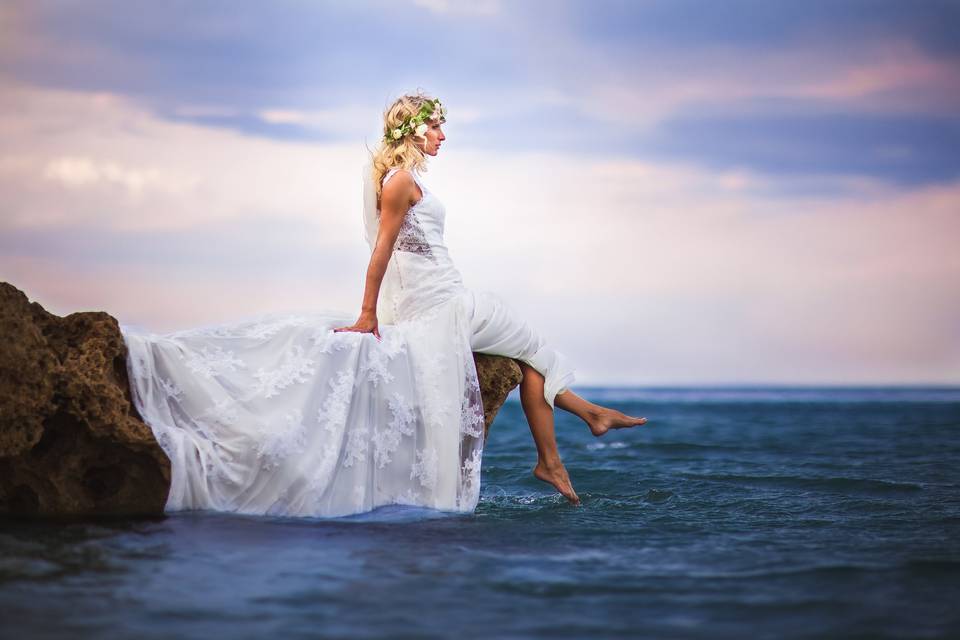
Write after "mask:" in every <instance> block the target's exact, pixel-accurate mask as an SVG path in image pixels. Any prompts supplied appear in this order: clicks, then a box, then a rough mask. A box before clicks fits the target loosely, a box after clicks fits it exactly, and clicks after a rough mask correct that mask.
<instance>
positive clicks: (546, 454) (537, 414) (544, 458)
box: [517, 360, 580, 504]
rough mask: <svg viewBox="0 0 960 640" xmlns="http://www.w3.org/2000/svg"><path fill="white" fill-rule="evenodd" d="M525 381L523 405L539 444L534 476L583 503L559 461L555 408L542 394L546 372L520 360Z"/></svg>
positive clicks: (534, 439)
mask: <svg viewBox="0 0 960 640" xmlns="http://www.w3.org/2000/svg"><path fill="white" fill-rule="evenodd" d="M517 363H518V364H519V365H520V370H521V371H523V380H522V381H521V382H520V404H521V405H522V406H523V412H524V413H525V414H526V416H527V423H528V424H529V425H530V433H531V434H533V441H534V442H535V443H536V445H537V466H536V467H534V469H533V475H534V476H535V477H536V478H537V479H538V480H542V481H543V482H547V483H549V484H552V485H553V486H554V487H556V489H557V491H559V492H560V493H562V494H563V495H564V496H565V497H566V498H567V500H569V501H570V502H572V503H573V504H580V497H579V496H577V493H576V491H574V490H573V485H572V484H571V483H570V477H569V476H568V475H567V470H566V468H564V466H563V463H562V462H561V461H560V452H559V450H558V449H557V438H556V434H555V432H554V429H553V409H552V408H550V405H549V404H547V400H546V399H545V398H544V397H543V375H542V374H541V373H540V372H539V371H537V370H536V369H534V368H533V367H531V366H530V365H528V364H526V363H523V362H520V361H519V360H518V361H517Z"/></svg>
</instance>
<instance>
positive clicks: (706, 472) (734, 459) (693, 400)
mask: <svg viewBox="0 0 960 640" xmlns="http://www.w3.org/2000/svg"><path fill="white" fill-rule="evenodd" d="M574 390H575V391H577V392H578V393H580V394H581V395H583V396H584V397H586V398H588V399H590V400H593V401H594V402H598V403H601V404H605V405H609V406H612V407H616V408H618V409H620V410H621V411H624V412H625V413H628V414H630V415H637V416H645V417H646V418H647V419H648V422H647V424H645V425H642V426H639V427H634V428H632V429H623V430H618V431H613V432H610V433H608V434H606V435H604V436H602V437H600V438H596V437H594V436H592V435H591V434H590V432H589V431H588V429H587V428H586V426H585V425H584V424H583V423H582V422H581V421H580V420H579V419H578V418H576V417H575V416H573V415H570V414H567V413H565V412H563V411H561V410H559V409H558V410H557V412H556V429H557V439H558V442H559V446H560V453H561V456H562V458H563V461H564V463H565V465H566V466H567V470H568V472H569V474H570V477H571V480H572V481H573V484H574V487H575V489H576V491H577V492H578V494H579V495H580V498H581V500H582V504H581V505H580V506H574V505H571V504H568V503H567V501H566V500H565V499H564V498H563V497H562V496H560V494H558V493H556V492H555V491H554V490H553V489H552V487H550V486H549V485H546V484H544V483H542V482H540V481H539V480H537V479H536V478H534V477H533V475H532V474H531V471H532V469H533V466H534V464H535V462H536V452H535V449H534V446H533V441H532V439H531V437H530V433H529V430H528V428H527V426H526V422H525V420H524V417H523V412H522V408H521V406H520V403H519V399H518V396H517V394H516V390H515V391H514V393H512V394H511V396H510V397H509V398H508V400H507V403H506V404H505V405H504V407H503V408H502V409H501V411H500V413H499V414H498V416H497V419H496V421H495V422H494V424H493V426H492V427H491V431H490V437H489V440H488V442H487V446H486V450H485V453H484V458H483V471H482V489H481V499H480V504H479V506H478V507H477V509H476V512H475V513H473V514H448V513H440V512H434V511H429V510H422V509H414V508H410V507H386V508H382V509H379V510H377V511H374V512H371V513H368V514H363V515H361V516H353V517H348V518H341V519H328V520H322V519H310V518H277V517H251V516H243V515H237V514H231V513H213V512H202V511H194V512H178V513H170V514H167V515H166V516H165V517H159V518H150V519H129V520H108V521H98V520H64V521H56V522H49V521H44V522H35V521H22V520H9V519H7V520H3V521H0V636H2V637H3V638H16V639H21V638H27V639H33V638H138V639H151V638H205V639H206V638H344V639H358V638H484V639H491V638H584V639H599V638H738V639H747V638H749V639H756V638H777V639H780V638H865V639H866V638H870V639H873V638H960V388H956V387H883V388H881V387H869V388H859V387H829V388H813V387H788V388H775V387H722V388H720V387H713V388H648V387H644V388H621V387H617V388H610V387H576V386H575V387H574Z"/></svg>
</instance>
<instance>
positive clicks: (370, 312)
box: [334, 170, 416, 339]
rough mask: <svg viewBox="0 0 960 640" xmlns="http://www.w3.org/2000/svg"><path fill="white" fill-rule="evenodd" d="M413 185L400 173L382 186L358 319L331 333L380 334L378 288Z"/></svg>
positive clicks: (412, 198) (410, 200) (412, 197)
mask: <svg viewBox="0 0 960 640" xmlns="http://www.w3.org/2000/svg"><path fill="white" fill-rule="evenodd" d="M415 184H416V183H415V182H414V180H413V176H411V175H410V172H409V171H403V170H401V171H398V172H397V174H396V175H395V176H393V178H392V179H391V180H389V181H387V184H385V185H384V186H383V193H382V194H381V195H380V229H379V231H377V242H376V244H375V245H374V247H373V251H372V252H371V254H370V262H369V264H368V265H367V278H366V285H365V286H364V290H363V302H362V303H361V305H360V317H359V318H358V319H357V321H356V322H355V323H353V324H352V325H350V326H349V327H338V328H336V329H334V331H359V332H361V333H373V335H375V336H376V337H377V338H378V339H379V338H380V330H379V327H378V326H377V299H378V298H379V296H380V285H381V284H382V283H383V276H384V274H385V273H386V272H387V264H388V263H389V262H390V256H391V254H392V253H393V246H394V245H395V244H396V243H397V236H398V235H400V226H401V225H402V224H403V218H404V216H406V215H407V211H408V210H409V209H410V206H411V204H412V203H413V202H414V201H415V200H416V191H415V190H414V189H415Z"/></svg>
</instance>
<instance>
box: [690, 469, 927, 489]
mask: <svg viewBox="0 0 960 640" xmlns="http://www.w3.org/2000/svg"><path fill="white" fill-rule="evenodd" d="M681 475H682V476H684V477H686V478H691V479H695V480H711V481H715V482H733V483H743V484H756V485H766V486H779V487H792V488H800V489H823V490H827V491H842V492H847V491H854V492H857V491H859V492H868V493H874V492H875V493H904V492H910V493H912V492H918V491H923V489H924V487H923V485H921V484H917V483H914V482H895V481H893V480H881V479H872V478H846V477H824V478H811V477H805V476H751V475H737V474H719V473H705V474H700V473H684V474H681Z"/></svg>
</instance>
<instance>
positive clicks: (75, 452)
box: [0, 282, 522, 516]
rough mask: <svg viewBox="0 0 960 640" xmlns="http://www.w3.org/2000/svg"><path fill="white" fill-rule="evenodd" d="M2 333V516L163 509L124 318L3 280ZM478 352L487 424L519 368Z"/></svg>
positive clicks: (161, 473)
mask: <svg viewBox="0 0 960 640" xmlns="http://www.w3.org/2000/svg"><path fill="white" fill-rule="evenodd" d="M0 339H2V340H3V349H2V350H0V514H6V515H29V516H72V515H83V516H89V515H100V516H103V515H115V516H140V515H162V514H163V507H164V505H165V504H166V500H167V493H168V491H169V489H170V461H169V459H167V456H166V454H165V453H164V452H163V449H161V448H160V445H159V444H158V443H157V441H156V439H155V438H154V436H153V431H152V430H151V429H150V427H149V426H148V425H146V424H145V423H144V422H143V420H142V419H141V417H140V415H139V414H138V413H137V410H136V408H135V407H134V405H133V401H132V398H131V396H130V381H129V379H128V377H127V367H126V358H127V348H126V344H125V343H124V341H123V336H122V335H121V333H120V326H119V324H118V322H117V320H116V319H115V318H114V317H113V316H111V315H110V314H108V313H105V312H102V311H85V312H79V313H72V314H70V315H68V316H64V317H60V316H57V315H54V314H52V313H49V312H48V311H46V310H45V309H44V308H43V307H42V306H40V305H39V304H38V303H36V302H32V303H31V302H30V301H29V300H28V299H27V296H26V295H25V294H24V293H23V292H22V291H20V290H19V289H17V288H16V287H14V286H13V285H11V284H9V283H6V282H0ZM474 360H475V362H476V364H477V373H478V375H479V378H480V387H481V391H482V393H483V406H484V418H485V424H484V429H485V431H486V432H489V428H490V424H491V423H492V422H493V419H494V417H495V416H496V414H497V411H499V409H500V407H501V406H503V403H504V402H505V401H506V399H507V395H508V394H509V393H510V391H511V390H512V389H513V388H514V387H516V386H517V385H518V384H519V383H520V380H521V378H522V373H521V371H520V367H519V366H518V365H517V363H516V362H515V361H514V360H512V359H510V358H505V357H501V356H490V355H485V354H474Z"/></svg>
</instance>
